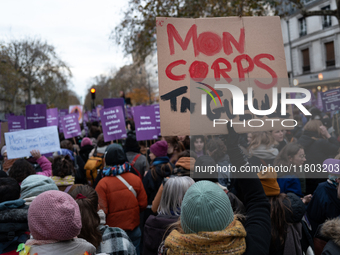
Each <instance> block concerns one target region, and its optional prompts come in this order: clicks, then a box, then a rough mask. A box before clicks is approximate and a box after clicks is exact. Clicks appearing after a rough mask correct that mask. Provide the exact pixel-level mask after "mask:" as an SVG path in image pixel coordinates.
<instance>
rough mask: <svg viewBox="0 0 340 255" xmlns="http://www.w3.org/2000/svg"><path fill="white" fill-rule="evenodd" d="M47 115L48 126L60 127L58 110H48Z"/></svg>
mask: <svg viewBox="0 0 340 255" xmlns="http://www.w3.org/2000/svg"><path fill="white" fill-rule="evenodd" d="M46 115H47V126H48V127H50V126H58V124H59V116H58V108H50V109H47V110H46Z"/></svg>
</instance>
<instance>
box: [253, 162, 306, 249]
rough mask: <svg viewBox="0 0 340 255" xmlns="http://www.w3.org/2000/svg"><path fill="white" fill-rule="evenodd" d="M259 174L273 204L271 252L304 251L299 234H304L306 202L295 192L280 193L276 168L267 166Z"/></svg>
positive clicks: (271, 214) (271, 211) (271, 212)
mask: <svg viewBox="0 0 340 255" xmlns="http://www.w3.org/2000/svg"><path fill="white" fill-rule="evenodd" d="M257 176H258V177H259V179H260V181H261V184H262V187H263V189H264V192H265V193H266V196H267V197H268V200H269V203H270V205H271V209H270V218H271V233H272V241H271V244H270V250H269V254H294V253H293V251H296V250H299V251H300V252H301V253H302V245H301V244H302V240H301V238H297V236H299V235H300V236H301V235H302V223H301V220H302V217H303V215H304V213H305V210H306V209H305V205H304V203H303V202H302V200H301V199H300V198H299V197H298V196H297V195H295V194H294V193H288V194H285V193H280V186H279V184H278V182H277V173H276V172H275V170H274V168H272V167H267V168H265V169H263V171H261V172H259V173H258V174H257ZM293 233H294V234H293Z"/></svg>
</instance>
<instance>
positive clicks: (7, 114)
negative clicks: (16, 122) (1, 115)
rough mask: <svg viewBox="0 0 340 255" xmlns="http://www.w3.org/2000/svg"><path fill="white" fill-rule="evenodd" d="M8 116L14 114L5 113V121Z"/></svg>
mask: <svg viewBox="0 0 340 255" xmlns="http://www.w3.org/2000/svg"><path fill="white" fill-rule="evenodd" d="M9 116H14V113H6V114H5V119H6V120H8V117H9Z"/></svg>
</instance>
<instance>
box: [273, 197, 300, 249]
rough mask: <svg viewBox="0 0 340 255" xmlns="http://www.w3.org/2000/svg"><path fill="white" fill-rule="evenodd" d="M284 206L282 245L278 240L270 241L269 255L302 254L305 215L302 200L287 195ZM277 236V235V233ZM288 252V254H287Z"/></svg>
mask: <svg viewBox="0 0 340 255" xmlns="http://www.w3.org/2000/svg"><path fill="white" fill-rule="evenodd" d="M283 204H284V205H285V217H286V222H287V223H288V226H287V234H286V236H285V241H284V243H283V244H281V243H280V239H279V238H276V240H272V242H271V245H270V251H269V254H271V255H282V254H295V253H294V252H295V251H298V252H300V253H297V254H302V245H301V237H302V223H301V220H302V217H303V215H304V214H305V210H306V209H305V205H304V204H303V202H302V200H301V199H300V198H299V197H298V196H296V195H295V194H294V193H288V194H287V196H286V198H285V199H284V200H283ZM277 234H279V233H277ZM289 251H290V252H289Z"/></svg>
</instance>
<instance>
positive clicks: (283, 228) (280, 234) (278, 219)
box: [268, 193, 290, 245]
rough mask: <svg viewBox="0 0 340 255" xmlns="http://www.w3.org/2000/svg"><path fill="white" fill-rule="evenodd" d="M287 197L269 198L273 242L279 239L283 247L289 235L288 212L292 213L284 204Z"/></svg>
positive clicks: (284, 195) (280, 195)
mask: <svg viewBox="0 0 340 255" xmlns="http://www.w3.org/2000/svg"><path fill="white" fill-rule="evenodd" d="M286 197H287V195H286V194H285V193H281V194H279V195H277V196H270V197H268V199H269V203H270V219H271V234H272V241H273V242H275V240H277V239H279V240H280V244H281V245H283V244H284V242H285V239H286V235H287V226H288V222H287V220H286V212H287V211H290V209H289V208H287V207H286V205H285V204H284V203H283V200H285V199H286Z"/></svg>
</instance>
